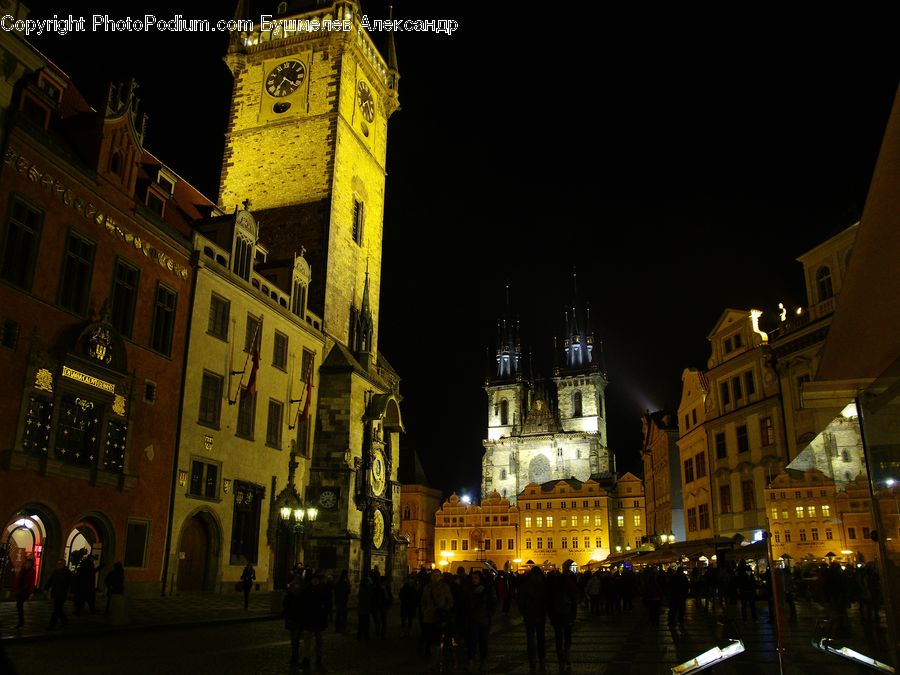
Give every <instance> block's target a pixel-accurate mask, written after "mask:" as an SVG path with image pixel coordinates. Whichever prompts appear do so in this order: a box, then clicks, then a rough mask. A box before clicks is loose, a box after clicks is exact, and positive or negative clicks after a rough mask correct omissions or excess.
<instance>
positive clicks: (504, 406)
mask: <svg viewBox="0 0 900 675" xmlns="http://www.w3.org/2000/svg"><path fill="white" fill-rule="evenodd" d="M500 424H503V425H506V424H509V401H507V400H506V399H503V400H502V401H500Z"/></svg>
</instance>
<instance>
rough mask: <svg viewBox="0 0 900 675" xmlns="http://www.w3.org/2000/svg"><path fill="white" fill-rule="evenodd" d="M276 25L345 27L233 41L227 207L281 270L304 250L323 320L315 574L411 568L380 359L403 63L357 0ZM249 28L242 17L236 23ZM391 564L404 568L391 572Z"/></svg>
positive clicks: (311, 541) (390, 384) (290, 7)
mask: <svg viewBox="0 0 900 675" xmlns="http://www.w3.org/2000/svg"><path fill="white" fill-rule="evenodd" d="M280 7H281V8H282V9H283V11H282V12H280V13H277V14H278V17H279V18H285V19H288V18H290V19H304V20H306V19H309V20H314V19H315V20H317V21H320V22H321V21H322V20H326V19H327V20H329V21H330V20H343V21H345V22H347V23H348V25H350V27H351V28H352V29H351V30H345V31H335V30H303V28H302V26H303V22H300V23H299V24H296V25H295V27H297V26H298V28H297V29H296V30H294V29H285V30H282V29H281V28H277V29H272V30H268V31H262V30H261V29H259V28H257V30H256V31H254V32H252V33H245V34H240V35H238V34H235V35H234V37H233V40H232V42H231V45H230V46H229V49H228V54H227V56H226V62H227V63H228V65H229V67H230V69H231V72H232V75H233V77H234V90H233V95H232V106H231V116H230V119H229V125H228V132H227V134H226V144H225V159H224V165H223V168H222V181H221V189H220V194H219V203H220V204H221V205H222V207H223V209H224V210H225V211H228V212H230V211H231V210H233V208H234V207H235V205H237V204H241V203H243V202H244V200H248V199H249V200H251V201H252V209H253V213H254V216H255V217H256V219H257V220H258V222H260V223H261V227H260V238H261V239H262V240H263V241H265V242H266V246H267V247H268V249H269V251H270V253H271V254H272V255H273V256H274V257H275V258H277V259H290V258H291V257H292V256H293V255H294V254H295V253H298V249H299V247H300V246H301V245H302V246H304V247H305V249H306V251H305V253H304V257H305V259H306V260H308V261H309V264H310V266H311V268H312V272H313V279H312V282H311V284H310V290H309V298H308V301H307V302H308V306H309V308H310V310H311V311H312V312H314V313H315V314H316V315H318V316H321V317H322V320H323V329H324V332H325V338H326V342H325V350H324V359H323V361H322V363H321V366H320V369H319V377H318V378H317V382H318V384H319V388H318V391H317V396H318V415H319V417H318V426H317V429H316V431H315V440H314V446H313V456H312V466H311V469H310V477H309V484H308V485H306V486H305V487H304V492H305V494H304V498H305V499H306V500H307V501H309V502H314V501H319V502H320V503H322V500H325V502H328V503H330V504H333V507H332V508H329V509H327V510H324V511H323V512H322V513H320V516H319V521H318V522H317V523H316V525H315V527H314V528H312V530H311V532H310V535H309V538H308V540H307V547H306V553H307V556H308V559H307V563H308V564H309V565H311V566H313V567H316V568H320V569H325V570H335V571H336V570H340V569H348V570H349V571H350V576H351V579H352V580H353V581H354V582H355V581H357V580H358V579H359V578H360V577H361V576H362V575H363V574H365V573H367V570H369V569H370V568H372V567H374V566H378V567H379V568H380V570H381V572H382V573H385V572H386V573H388V574H392V573H393V574H394V575H395V577H396V579H395V581H399V580H400V577H401V576H402V574H403V573H405V571H406V550H405V539H404V538H402V537H400V485H399V482H398V481H397V468H398V464H399V461H398V459H399V435H400V432H401V431H402V428H403V425H402V420H401V416H400V407H399V401H400V394H399V380H400V378H399V376H398V375H397V373H396V372H394V370H393V369H392V368H391V367H390V365H389V364H388V362H387V360H386V359H385V358H384V356H383V355H382V354H381V353H380V352H379V351H378V319H379V298H380V289H381V275H382V268H381V254H382V225H383V223H382V219H383V211H384V185H385V175H386V164H385V157H386V148H387V129H388V119H389V118H390V116H391V114H392V113H393V112H394V111H395V110H396V109H397V108H398V105H399V103H398V94H397V91H398V89H397V87H398V81H399V77H400V76H399V73H398V71H397V61H396V53H395V50H394V47H393V42H392V41H390V42H389V45H388V49H387V56H386V57H383V56H382V55H381V54H380V53H379V51H378V49H377V48H376V47H375V45H374V44H373V42H372V39H371V37H370V36H369V34H368V32H367V31H366V30H365V29H364V28H363V27H362V26H361V25H360V23H359V19H360V18H361V15H360V11H359V5H358V3H356V2H354V1H353V0H342V1H339V2H333V3H328V4H325V3H319V2H312V1H306V2H296V3H283V4H282V5H281V6H280ZM242 18H244V17H242ZM395 561H396V562H397V564H396V565H395V564H394V563H395Z"/></svg>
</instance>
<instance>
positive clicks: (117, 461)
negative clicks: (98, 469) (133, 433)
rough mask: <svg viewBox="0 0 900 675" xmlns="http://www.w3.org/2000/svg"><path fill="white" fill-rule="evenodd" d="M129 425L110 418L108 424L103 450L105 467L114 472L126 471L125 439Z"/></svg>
mask: <svg viewBox="0 0 900 675" xmlns="http://www.w3.org/2000/svg"><path fill="white" fill-rule="evenodd" d="M127 433H128V427H127V426H126V425H125V424H122V423H120V422H115V421H113V420H110V421H109V422H107V424H106V447H105V449H104V452H103V468H104V469H106V470H107V471H110V472H112V473H122V472H123V471H125V439H126V434H127Z"/></svg>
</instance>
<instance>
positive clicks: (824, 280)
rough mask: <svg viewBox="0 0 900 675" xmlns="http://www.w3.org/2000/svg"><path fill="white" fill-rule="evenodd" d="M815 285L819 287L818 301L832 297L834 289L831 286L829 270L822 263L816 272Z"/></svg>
mask: <svg viewBox="0 0 900 675" xmlns="http://www.w3.org/2000/svg"><path fill="white" fill-rule="evenodd" d="M816 287H817V288H818V289H819V302H822V301H824V300H828V298H831V297H834V289H833V288H832V287H831V270H830V269H829V268H828V266H827V265H823V266H822V267H820V268H819V271H818V272H816Z"/></svg>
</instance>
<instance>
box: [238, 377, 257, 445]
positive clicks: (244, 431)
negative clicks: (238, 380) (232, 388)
mask: <svg viewBox="0 0 900 675" xmlns="http://www.w3.org/2000/svg"><path fill="white" fill-rule="evenodd" d="M245 391H246V389H245V388H244V387H241V393H240V394H239V395H238V419H237V429H236V430H235V434H236V435H237V436H240V437H241V438H246V439H249V440H253V426H254V425H253V421H254V417H256V394H250V395H249V396H247V395H245V393H244V392H245Z"/></svg>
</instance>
